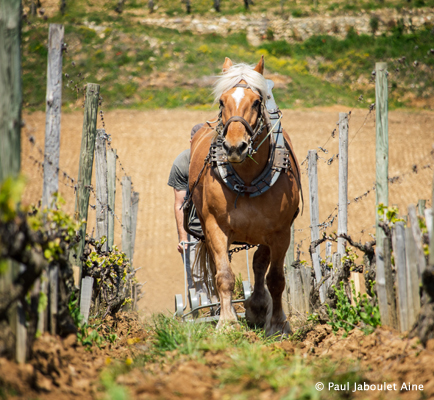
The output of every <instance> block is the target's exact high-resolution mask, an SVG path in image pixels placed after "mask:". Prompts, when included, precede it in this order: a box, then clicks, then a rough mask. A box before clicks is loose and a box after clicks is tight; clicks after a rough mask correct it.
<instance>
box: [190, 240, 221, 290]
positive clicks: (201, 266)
mask: <svg viewBox="0 0 434 400" xmlns="http://www.w3.org/2000/svg"><path fill="white" fill-rule="evenodd" d="M192 270H193V274H194V275H195V276H200V277H201V278H202V279H201V280H203V282H204V284H205V287H206V290H207V292H208V296H209V298H210V299H211V297H212V296H213V295H217V290H216V282H215V274H216V265H215V262H214V259H213V258H212V256H211V254H210V252H209V251H208V247H207V245H206V243H205V242H203V241H201V242H199V243H198V244H197V246H196V256H195V258H194V262H193V268H192Z"/></svg>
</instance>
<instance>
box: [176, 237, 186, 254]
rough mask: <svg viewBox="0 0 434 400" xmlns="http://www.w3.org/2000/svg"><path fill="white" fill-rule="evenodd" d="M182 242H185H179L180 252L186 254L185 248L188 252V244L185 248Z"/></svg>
mask: <svg viewBox="0 0 434 400" xmlns="http://www.w3.org/2000/svg"><path fill="white" fill-rule="evenodd" d="M182 242H183V240H181V242H179V243H178V251H179V252H180V253H181V254H184V248H185V250H187V246H188V245H187V244H184V246H183V245H182Z"/></svg>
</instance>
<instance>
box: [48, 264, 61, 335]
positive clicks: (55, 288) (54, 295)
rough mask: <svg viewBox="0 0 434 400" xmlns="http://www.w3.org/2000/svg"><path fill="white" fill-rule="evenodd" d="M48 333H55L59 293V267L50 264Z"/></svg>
mask: <svg viewBox="0 0 434 400" xmlns="http://www.w3.org/2000/svg"><path fill="white" fill-rule="evenodd" d="M49 277H50V299H49V300H50V318H49V319H50V333H51V334H52V335H55V334H56V331H57V314H58V298H59V297H58V294H59V267H58V266H55V265H50V272H49Z"/></svg>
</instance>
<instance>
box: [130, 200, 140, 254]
mask: <svg viewBox="0 0 434 400" xmlns="http://www.w3.org/2000/svg"><path fill="white" fill-rule="evenodd" d="M138 213H139V192H133V193H132V196H131V262H133V261H134V248H135V243H136V229H137V217H138Z"/></svg>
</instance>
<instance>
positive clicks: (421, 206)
mask: <svg viewBox="0 0 434 400" xmlns="http://www.w3.org/2000/svg"><path fill="white" fill-rule="evenodd" d="M425 207H426V200H423V199H419V200H418V201H417V211H418V212H419V215H420V216H421V217H423V215H424V213H425Z"/></svg>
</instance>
